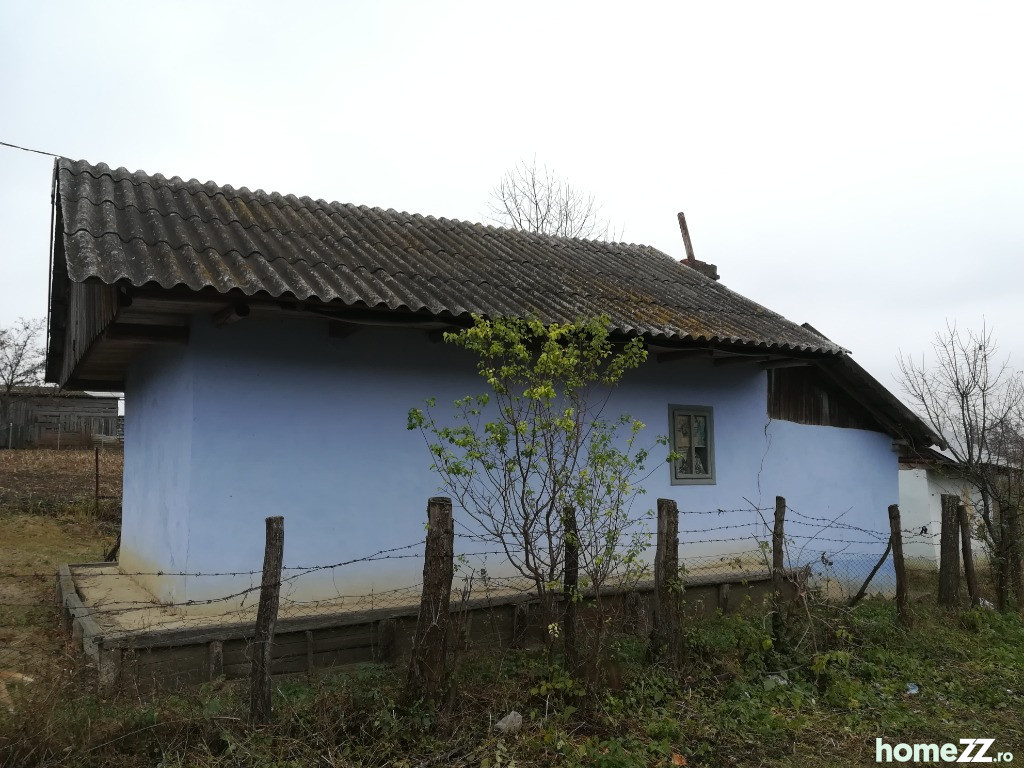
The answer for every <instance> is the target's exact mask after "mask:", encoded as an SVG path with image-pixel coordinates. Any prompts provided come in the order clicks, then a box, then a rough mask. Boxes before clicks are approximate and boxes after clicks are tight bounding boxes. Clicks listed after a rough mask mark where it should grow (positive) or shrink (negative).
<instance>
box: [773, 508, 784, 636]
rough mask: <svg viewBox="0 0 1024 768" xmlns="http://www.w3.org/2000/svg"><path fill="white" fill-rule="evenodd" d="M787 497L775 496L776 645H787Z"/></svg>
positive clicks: (774, 577)
mask: <svg viewBox="0 0 1024 768" xmlns="http://www.w3.org/2000/svg"><path fill="white" fill-rule="evenodd" d="M785 546H786V499H785V497H783V496H776V497H775V525H774V526H773V527H772V596H773V604H774V605H773V608H774V610H773V612H772V634H773V635H774V640H775V644H776V647H778V648H779V649H780V650H782V649H784V648H785V647H786V620H785V617H784V616H783V613H782V586H783V577H784V575H785V568H786V550H785Z"/></svg>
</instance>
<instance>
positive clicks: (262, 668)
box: [249, 517, 284, 725]
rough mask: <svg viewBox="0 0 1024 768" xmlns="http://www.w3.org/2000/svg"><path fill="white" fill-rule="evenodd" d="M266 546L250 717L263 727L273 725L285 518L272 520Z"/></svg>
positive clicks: (254, 635)
mask: <svg viewBox="0 0 1024 768" xmlns="http://www.w3.org/2000/svg"><path fill="white" fill-rule="evenodd" d="M266 524H267V534H266V547H265V549H264V551H263V581H262V582H260V604H259V608H258V610H257V612H256V631H255V633H254V634H253V638H252V649H251V652H252V687H251V689H250V691H249V717H250V719H251V720H252V722H253V723H255V724H257V725H260V724H265V723H269V722H270V715H271V711H272V707H271V701H270V652H271V650H272V649H273V645H274V628H275V626H276V625H277V609H278V606H279V604H280V601H281V566H282V561H283V559H284V518H283V517H268V518H267V521H266Z"/></svg>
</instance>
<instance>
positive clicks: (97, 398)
mask: <svg viewBox="0 0 1024 768" xmlns="http://www.w3.org/2000/svg"><path fill="white" fill-rule="evenodd" d="M0 400H2V401H4V402H3V405H4V407H3V408H2V409H0V412H3V413H6V414H7V418H6V419H4V420H3V424H2V429H0V446H2V447H4V448H81V447H86V446H92V445H93V442H94V441H95V440H96V439H101V438H110V439H111V440H112V441H116V438H117V420H118V416H117V405H118V396H117V395H114V394H109V393H96V392H77V391H74V390H69V389H57V388H56V387H14V388H12V389H11V390H10V391H9V392H7V393H0Z"/></svg>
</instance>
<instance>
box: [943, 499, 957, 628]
mask: <svg viewBox="0 0 1024 768" xmlns="http://www.w3.org/2000/svg"><path fill="white" fill-rule="evenodd" d="M959 507H960V499H959V498H958V497H957V496H955V495H953V494H951V493H944V494H942V531H941V538H940V548H939V605H942V606H945V607H947V608H954V607H956V606H957V605H958V604H959V603H960V541H959V539H960V513H959Z"/></svg>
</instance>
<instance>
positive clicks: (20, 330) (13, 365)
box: [0, 317, 46, 424]
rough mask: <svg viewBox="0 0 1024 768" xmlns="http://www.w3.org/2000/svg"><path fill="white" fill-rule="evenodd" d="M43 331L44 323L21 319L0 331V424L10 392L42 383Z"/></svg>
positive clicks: (5, 420) (6, 407)
mask: <svg viewBox="0 0 1024 768" xmlns="http://www.w3.org/2000/svg"><path fill="white" fill-rule="evenodd" d="M43 329H44V321H42V320H26V319H25V318H23V317H22V318H19V319H18V321H17V322H16V323H14V325H12V326H11V327H10V328H0V424H6V423H7V418H8V409H9V407H10V396H11V390H13V389H14V388H15V387H26V386H31V385H33V384H41V383H42V381H43V367H44V365H45V361H46V359H45V354H44V351H43V348H42V344H41V343H40V339H41V337H42V335H43Z"/></svg>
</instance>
